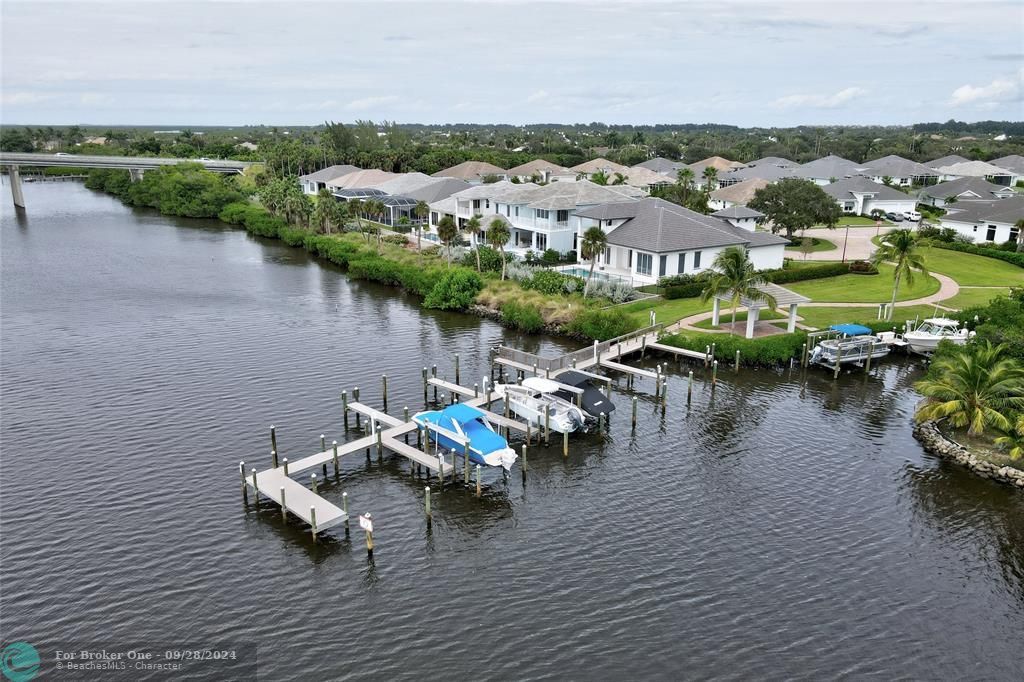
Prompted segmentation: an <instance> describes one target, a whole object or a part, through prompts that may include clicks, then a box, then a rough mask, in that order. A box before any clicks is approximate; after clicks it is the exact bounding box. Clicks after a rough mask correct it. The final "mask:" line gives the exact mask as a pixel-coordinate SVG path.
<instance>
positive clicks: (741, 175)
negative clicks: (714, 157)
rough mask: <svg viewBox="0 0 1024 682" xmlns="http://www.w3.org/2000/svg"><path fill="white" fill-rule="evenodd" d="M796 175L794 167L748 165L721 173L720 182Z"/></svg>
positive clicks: (770, 178)
mask: <svg viewBox="0 0 1024 682" xmlns="http://www.w3.org/2000/svg"><path fill="white" fill-rule="evenodd" d="M792 177H794V169H793V168H792V167H789V168H784V167H782V166H772V165H770V164H769V165H764V166H747V167H745V168H737V169H736V170H731V171H729V172H727V173H721V174H719V176H718V182H720V183H722V182H724V183H730V182H733V183H735V182H743V181H744V180H751V179H753V178H761V179H762V180H781V179H782V178H792Z"/></svg>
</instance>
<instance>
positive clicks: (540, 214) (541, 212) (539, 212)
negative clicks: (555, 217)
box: [534, 208, 548, 220]
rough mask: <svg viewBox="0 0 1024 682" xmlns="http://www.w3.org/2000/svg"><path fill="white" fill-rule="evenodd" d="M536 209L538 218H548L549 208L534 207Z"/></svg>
mask: <svg viewBox="0 0 1024 682" xmlns="http://www.w3.org/2000/svg"><path fill="white" fill-rule="evenodd" d="M534 210H535V211H536V216H537V219H538V220H547V219H548V211H547V209H545V208H538V209H534Z"/></svg>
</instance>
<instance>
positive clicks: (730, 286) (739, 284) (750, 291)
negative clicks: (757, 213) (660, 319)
mask: <svg viewBox="0 0 1024 682" xmlns="http://www.w3.org/2000/svg"><path fill="white" fill-rule="evenodd" d="M767 281H768V280H766V279H765V278H764V277H763V276H761V275H759V274H758V273H757V270H756V269H755V268H754V264H753V263H752V262H750V257H749V256H748V255H747V252H746V250H745V249H743V248H742V247H739V246H730V247H729V248H727V249H725V250H724V251H720V252H719V254H718V255H717V256H715V260H714V262H713V263H712V264H711V277H710V278H709V279H708V283H707V286H705V287H704V291H702V292H701V294H700V300H701V303H707V302H708V301H710V300H711V299H713V298H715V297H716V296H729V305H730V306H731V307H732V324H731V325H730V326H731V328H732V329H733V330H734V331H735V329H736V309H737V308H739V306H740V303H741V302H742V300H743V299H744V298H747V299H750V300H753V301H764V302H765V303H766V304H767V305H768V307H769V308H770V309H772V310H775V308H776V306H777V305H778V302H777V301H776V300H775V297H774V296H772V295H771V294H768V293H765V292H763V291H761V290H760V289H758V288H757V287H759V286H761V285H764V284H766V283H767ZM748 314H749V313H748Z"/></svg>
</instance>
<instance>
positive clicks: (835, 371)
mask: <svg viewBox="0 0 1024 682" xmlns="http://www.w3.org/2000/svg"><path fill="white" fill-rule="evenodd" d="M841 357H843V344H841V343H837V344H836V366H835V368H833V370H832V378H833V379H838V378H839V364H840V363H839V359H840V358H841Z"/></svg>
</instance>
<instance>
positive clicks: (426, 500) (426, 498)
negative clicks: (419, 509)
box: [423, 485, 430, 526]
mask: <svg viewBox="0 0 1024 682" xmlns="http://www.w3.org/2000/svg"><path fill="white" fill-rule="evenodd" d="M423 512H424V513H425V514H426V515H427V525H428V526H429V525H430V486H429V485H428V486H427V487H425V488H424V489H423Z"/></svg>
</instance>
